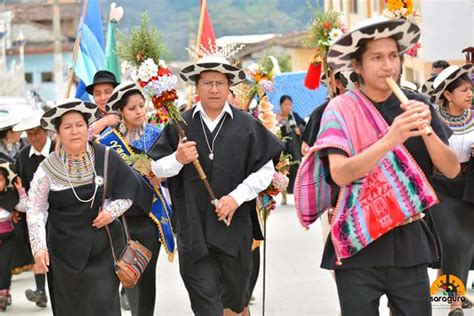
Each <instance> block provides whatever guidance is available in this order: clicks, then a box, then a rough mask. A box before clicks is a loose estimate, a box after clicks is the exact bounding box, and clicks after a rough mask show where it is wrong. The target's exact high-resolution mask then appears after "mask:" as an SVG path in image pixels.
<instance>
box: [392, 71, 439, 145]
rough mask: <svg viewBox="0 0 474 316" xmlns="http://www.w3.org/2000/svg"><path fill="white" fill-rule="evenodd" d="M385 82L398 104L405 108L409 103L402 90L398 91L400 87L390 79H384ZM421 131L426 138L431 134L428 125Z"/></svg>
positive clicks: (431, 130)
mask: <svg viewBox="0 0 474 316" xmlns="http://www.w3.org/2000/svg"><path fill="white" fill-rule="evenodd" d="M385 81H386V82H387V84H388V86H389V87H390V89H392V91H393V93H395V95H396V96H397V98H398V100H399V101H400V103H401V104H403V105H405V106H407V105H408V102H409V101H408V98H407V96H406V95H405V93H403V91H402V89H400V87H399V86H398V85H397V83H396V82H395V81H394V80H393V79H392V78H391V77H387V78H385ZM423 129H424V130H425V133H426V135H428V136H429V135H431V133H433V129H432V128H431V126H429V125H425V126H423Z"/></svg>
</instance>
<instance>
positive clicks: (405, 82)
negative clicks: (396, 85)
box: [400, 79, 418, 92]
mask: <svg viewBox="0 0 474 316" xmlns="http://www.w3.org/2000/svg"><path fill="white" fill-rule="evenodd" d="M400 87H401V88H404V89H408V90H411V91H414V92H416V90H417V89H418V87H417V86H416V84H414V83H413V82H411V81H408V80H405V79H401V80H400Z"/></svg>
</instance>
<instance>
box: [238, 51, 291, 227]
mask: <svg viewBox="0 0 474 316" xmlns="http://www.w3.org/2000/svg"><path fill="white" fill-rule="evenodd" d="M278 73H280V67H279V66H278V61H277V59H276V58H275V57H273V56H269V57H265V59H264V60H263V62H262V63H260V64H258V63H254V64H251V65H250V66H248V67H247V75H248V77H249V78H250V80H251V81H252V82H253V83H254V85H253V87H252V88H250V90H249V98H250V99H253V98H254V97H255V95H257V96H258V99H259V103H258V106H257V110H258V114H257V115H256V116H257V118H258V119H259V120H260V121H261V122H262V124H263V126H265V127H266V128H267V129H268V130H269V131H271V132H272V133H273V134H275V135H276V136H277V137H278V138H280V139H281V134H280V131H279V129H278V128H277V124H276V123H277V120H276V114H275V113H274V112H273V108H274V106H273V105H272V104H271V103H270V102H269V101H268V96H267V94H268V93H269V92H271V91H272V90H273V89H274V77H275V75H276V74H278ZM282 141H283V139H282ZM290 164H291V155H284V154H281V156H280V160H279V162H278V164H277V165H276V166H275V173H274V174H273V178H272V182H271V183H270V185H269V186H268V188H267V189H265V190H264V191H263V192H261V193H260V194H259V196H258V206H259V211H260V216H261V217H262V218H264V219H265V220H266V219H267V217H268V216H269V215H270V213H271V211H273V210H274V209H275V207H276V203H275V199H274V196H276V195H278V194H279V193H282V192H285V190H286V188H287V187H288V183H289V178H288V173H289V168H290Z"/></svg>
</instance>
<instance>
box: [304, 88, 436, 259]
mask: <svg viewBox="0 0 474 316" xmlns="http://www.w3.org/2000/svg"><path fill="white" fill-rule="evenodd" d="M321 126H322V127H321V130H320V132H319V135H318V139H317V141H316V144H315V146H314V147H313V148H311V150H310V153H309V154H308V156H307V158H306V159H305V160H304V161H303V163H302V164H301V166H300V168H299V170H298V175H297V177H296V182H295V202H296V210H297V214H298V217H299V219H300V221H301V223H302V225H303V226H304V227H305V228H308V227H309V225H310V224H312V223H313V222H314V221H315V220H316V219H317V218H318V217H319V216H321V214H323V213H324V212H325V211H326V210H327V209H328V208H330V207H331V206H332V205H331V204H330V203H331V201H330V192H331V186H330V185H328V183H327V181H326V179H327V178H328V177H329V174H328V173H329V171H328V168H327V166H324V160H322V159H321V151H322V150H323V149H326V148H339V149H341V150H343V151H344V152H346V154H347V155H348V156H349V157H351V156H354V155H356V154H358V153H360V152H362V151H364V150H365V149H367V148H368V147H370V146H371V145H372V144H373V143H374V142H376V141H377V140H378V139H380V138H381V137H382V136H383V135H384V134H385V133H386V132H387V130H388V125H387V123H386V122H385V120H384V119H383V118H382V116H381V115H380V113H379V112H378V111H377V110H376V109H375V107H374V105H373V104H372V103H370V101H369V100H367V98H366V97H365V96H364V95H363V94H361V93H360V92H359V91H357V90H356V91H350V92H347V93H346V94H344V95H342V96H338V97H336V98H335V99H333V100H332V101H331V103H330V104H329V105H328V108H327V109H326V111H325V113H324V115H323V118H322V122H321ZM361 127H363V128H361ZM436 203H438V198H437V196H436V194H435V192H434V190H433V188H432V187H431V185H430V184H429V182H428V180H427V179H426V176H425V174H424V173H423V171H422V170H421V169H420V167H419V166H418V165H417V163H416V161H415V160H414V159H413V157H412V156H411V155H410V153H409V152H408V150H407V149H406V148H405V147H404V146H401V145H400V146H397V147H396V148H395V149H394V150H393V151H391V152H388V153H387V154H386V155H385V157H383V159H382V160H381V161H379V163H378V164H377V165H376V167H375V168H374V169H373V170H372V171H371V172H369V174H368V175H367V176H366V177H364V178H362V179H359V180H357V181H354V182H353V183H352V184H351V185H348V186H345V187H342V188H341V189H340V192H339V197H338V202H337V205H336V206H335V216H334V218H333V221H332V223H331V238H332V242H333V245H334V249H335V252H336V256H337V258H338V259H339V260H340V259H345V258H349V257H351V256H352V255H354V254H355V253H357V252H358V251H360V250H361V249H363V248H365V247H366V246H367V245H369V244H370V243H371V242H373V241H375V240H377V239H378V238H379V237H380V236H382V235H383V234H385V233H387V232H388V231H390V230H391V229H393V228H395V227H397V226H398V225H399V224H400V223H401V222H403V221H404V220H405V219H408V218H410V217H412V216H414V215H416V214H418V213H419V212H421V211H423V210H425V209H427V208H429V207H431V206H433V205H434V204H436Z"/></svg>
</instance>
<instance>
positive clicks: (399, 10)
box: [383, 0, 421, 57]
mask: <svg viewBox="0 0 474 316" xmlns="http://www.w3.org/2000/svg"><path fill="white" fill-rule="evenodd" d="M385 3H386V4H387V8H386V9H385V10H384V11H383V14H384V16H386V17H387V18H389V19H405V20H408V21H410V22H413V23H418V20H419V17H420V14H419V13H418V11H416V10H415V9H414V7H413V0H385ZM420 47H421V44H420V43H417V44H416V45H415V46H414V47H412V48H411V49H409V50H408V51H406V52H405V54H406V55H408V56H412V57H414V56H416V52H417V50H418V49H419V48H420Z"/></svg>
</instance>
